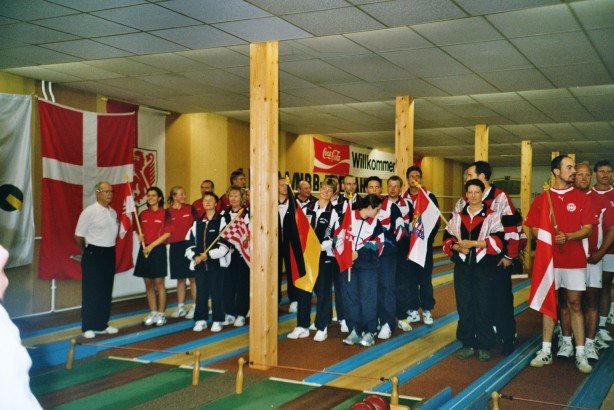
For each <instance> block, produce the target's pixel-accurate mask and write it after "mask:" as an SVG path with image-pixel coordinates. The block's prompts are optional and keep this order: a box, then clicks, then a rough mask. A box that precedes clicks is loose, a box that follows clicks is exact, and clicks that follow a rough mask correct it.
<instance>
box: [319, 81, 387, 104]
mask: <svg viewBox="0 0 614 410" xmlns="http://www.w3.org/2000/svg"><path fill="white" fill-rule="evenodd" d="M326 88H329V89H331V90H333V91H336V92H338V93H339V94H343V95H345V96H347V97H349V98H352V99H354V100H355V101H362V102H365V101H382V100H388V99H391V98H394V97H395V96H396V95H394V94H393V93H391V92H388V91H386V90H382V89H381V88H380V87H376V86H373V85H370V84H362V83H349V84H330V85H327V86H326Z"/></svg>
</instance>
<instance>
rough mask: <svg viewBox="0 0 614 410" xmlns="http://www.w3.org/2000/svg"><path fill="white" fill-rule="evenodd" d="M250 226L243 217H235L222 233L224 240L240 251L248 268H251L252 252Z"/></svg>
mask: <svg viewBox="0 0 614 410" xmlns="http://www.w3.org/2000/svg"><path fill="white" fill-rule="evenodd" d="M250 236H251V235H250V232H249V226H248V225H247V222H245V219H243V217H241V216H237V217H235V218H234V219H233V220H232V221H231V222H230V223H229V224H228V226H227V227H226V228H224V231H223V232H222V238H224V239H226V240H227V241H228V242H230V244H232V245H233V246H234V247H235V249H236V250H238V251H239V253H240V254H241V256H242V257H243V259H244V260H245V263H247V266H248V267H251V262H250V257H251V250H250V247H249V243H250Z"/></svg>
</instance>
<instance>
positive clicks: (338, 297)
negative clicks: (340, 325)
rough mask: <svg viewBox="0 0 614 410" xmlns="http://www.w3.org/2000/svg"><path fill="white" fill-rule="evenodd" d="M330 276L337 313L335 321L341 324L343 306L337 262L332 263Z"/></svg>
mask: <svg viewBox="0 0 614 410" xmlns="http://www.w3.org/2000/svg"><path fill="white" fill-rule="evenodd" d="M331 269H332V275H333V286H334V287H335V312H336V313H337V320H338V321H339V322H341V321H342V320H344V319H345V307H344V306H343V296H341V272H339V265H338V264H337V261H336V260H335V261H333V266H332V267H331ZM330 313H331V316H332V313H333V311H332V305H331V312H330Z"/></svg>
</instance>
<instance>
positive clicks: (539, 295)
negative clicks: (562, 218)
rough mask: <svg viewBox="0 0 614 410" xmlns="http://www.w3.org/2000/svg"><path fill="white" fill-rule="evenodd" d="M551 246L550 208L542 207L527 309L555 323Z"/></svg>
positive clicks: (552, 242) (552, 238)
mask: <svg viewBox="0 0 614 410" xmlns="http://www.w3.org/2000/svg"><path fill="white" fill-rule="evenodd" d="M545 195H550V193H549V192H547V191H546V193H545ZM553 245H554V225H553V224H552V219H551V218H550V208H549V207H548V206H542V207H541V213H540V216H539V226H538V231H537V248H536V249H535V258H534V259H533V273H532V275H531V294H530V295H529V307H531V309H534V310H537V311H538V312H541V313H543V314H544V315H548V316H550V317H551V318H552V320H554V321H555V322H556V320H557V309H556V293H555V289H554V258H553V252H554V250H553Z"/></svg>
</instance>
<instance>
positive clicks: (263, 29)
mask: <svg viewBox="0 0 614 410" xmlns="http://www.w3.org/2000/svg"><path fill="white" fill-rule="evenodd" d="M214 26H215V27H217V28H219V29H220V30H223V31H226V32H228V33H230V34H233V35H235V36H237V37H239V38H241V39H243V40H245V41H249V42H252V43H254V42H261V41H271V40H289V39H294V38H304V37H311V34H309V33H307V32H305V31H303V30H301V29H300V28H298V27H296V26H294V25H292V24H290V23H288V22H287V21H284V20H282V19H280V18H279V17H264V18H260V19H253V20H241V21H230V22H227V23H217V24H214Z"/></svg>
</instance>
